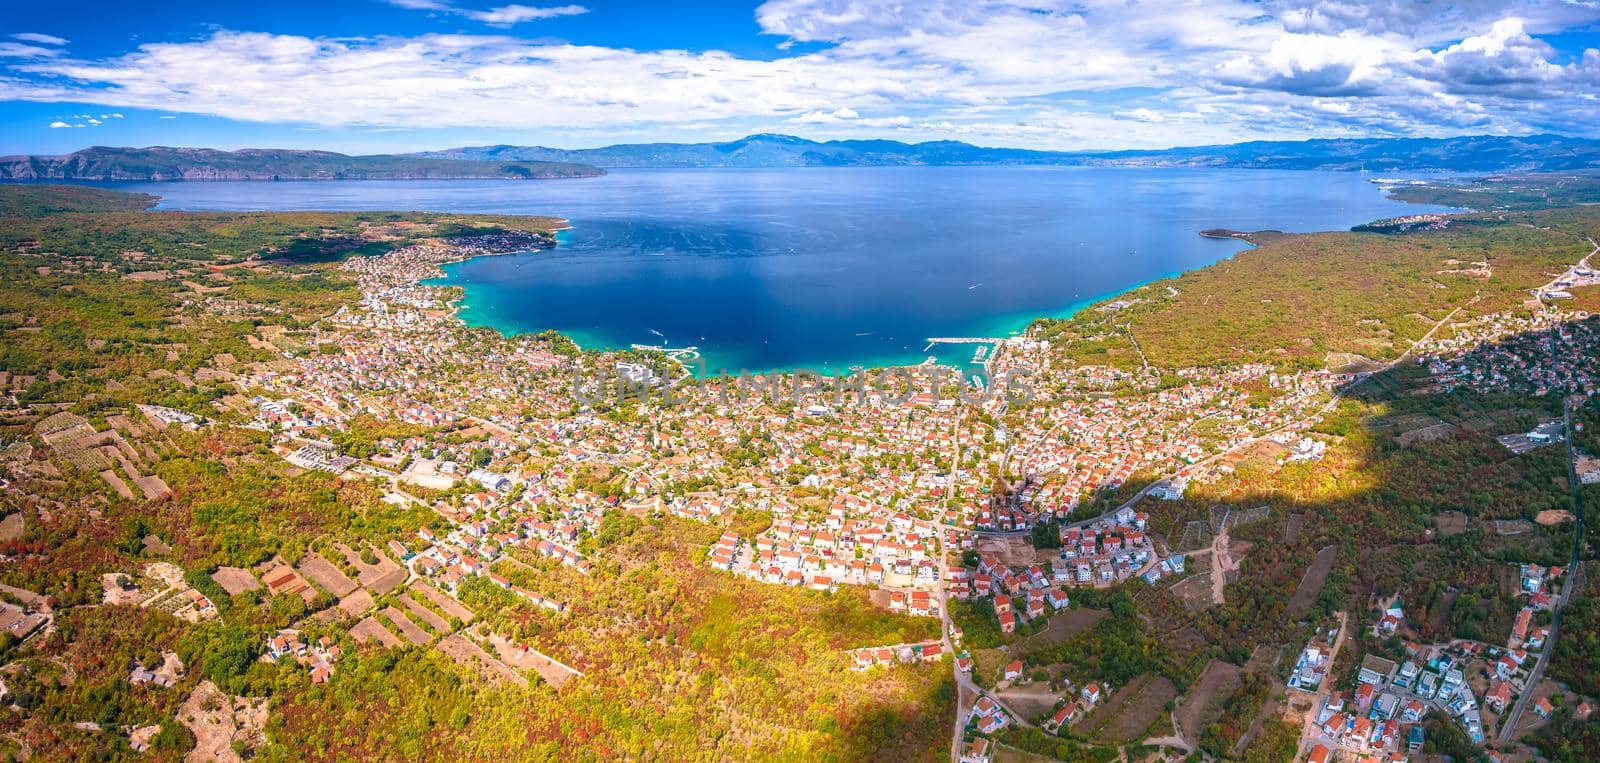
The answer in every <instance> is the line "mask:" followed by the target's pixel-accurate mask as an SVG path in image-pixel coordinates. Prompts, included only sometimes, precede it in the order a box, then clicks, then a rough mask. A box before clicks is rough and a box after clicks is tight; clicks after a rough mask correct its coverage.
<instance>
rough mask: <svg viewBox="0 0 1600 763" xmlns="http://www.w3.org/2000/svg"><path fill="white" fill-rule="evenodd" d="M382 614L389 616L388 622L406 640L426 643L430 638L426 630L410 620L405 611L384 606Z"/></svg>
mask: <svg viewBox="0 0 1600 763" xmlns="http://www.w3.org/2000/svg"><path fill="white" fill-rule="evenodd" d="M383 616H384V617H386V618H389V622H391V623H394V627H396V628H398V629H400V633H401V635H404V636H405V637H406V640H407V641H410V642H411V643H413V644H426V643H428V641H429V640H430V638H429V636H428V632H427V631H425V630H423V629H422V626H420V625H417V624H416V623H414V622H411V618H409V617H406V613H404V612H401V611H400V609H399V608H398V607H393V606H390V607H385V608H384V610H383Z"/></svg>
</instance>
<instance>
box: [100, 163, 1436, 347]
mask: <svg viewBox="0 0 1600 763" xmlns="http://www.w3.org/2000/svg"><path fill="white" fill-rule="evenodd" d="M1368 177H1369V176H1365V175H1359V174H1355V173H1337V172H1296V171H1273V170H1198V169H1124V168H1115V169H1101V168H1077V167H1072V168H1022V167H973V168H965V167H916V168H841V169H800V170H619V171H614V172H612V173H611V174H609V175H607V176H605V177H601V178H593V179H582V180H552V181H534V182H526V181H523V182H517V181H395V182H387V181H364V182H295V183H259V182H258V183H248V182H239V183H144V184H123V185H122V186H120V187H123V188H125V189H127V190H142V191H146V192H149V193H154V194H157V195H160V196H162V197H163V201H162V207H164V208H179V209H229V210H256V209H264V210H283V209H339V210H346V209H382V210H432V211H459V212H494V213H522V214H545V215H557V216H561V217H565V218H567V219H569V220H570V221H571V223H572V226H573V227H572V230H570V231H567V232H565V233H563V234H562V236H561V242H562V243H561V246H559V247H557V248H556V249H554V250H550V251H545V252H539V253H531V254H523V255H511V256H503V257H484V258H479V259H476V260H471V261H468V262H464V263H459V264H455V265H451V266H449V267H447V268H446V271H447V273H448V276H447V278H446V279H444V282H446V283H451V284H459V285H461V286H463V287H465V291H466V297H465V300H464V303H463V307H462V317H463V318H464V319H465V320H466V321H467V322H468V323H470V324H474V325H488V326H493V327H495V328H497V329H499V330H501V331H503V332H506V333H516V332H524V331H538V330H543V329H552V328H553V329H557V330H559V331H562V332H564V333H567V334H569V335H571V336H573V337H574V338H575V339H577V340H578V341H579V343H580V344H583V345H584V346H586V347H588V346H610V347H625V346H628V345H630V344H633V343H640V344H656V345H660V344H663V343H665V344H666V345H667V346H670V347H682V346H687V345H694V346H698V347H700V348H701V350H702V351H703V352H704V353H705V355H706V356H707V360H708V363H709V366H710V368H711V369H712V370H713V371H714V370H716V369H719V368H725V369H728V370H738V369H741V368H745V369H749V370H752V371H755V370H767V369H775V368H797V367H806V368H817V369H842V368H845V367H847V366H850V365H856V364H863V365H880V364H887V363H906V362H919V361H921V360H922V359H924V358H925V357H926V356H927V354H928V353H927V352H925V347H926V345H927V342H926V340H927V338H929V337H950V336H1005V335H1007V334H1008V333H1011V332H1015V331H1018V330H1020V329H1022V328H1023V327H1024V326H1026V325H1027V322H1028V321H1029V320H1030V319H1031V318H1033V317H1035V316H1041V315H1049V316H1059V315H1065V314H1069V313H1070V312H1072V311H1073V310H1075V309H1077V308H1079V307H1082V306H1083V305H1084V304H1085V303H1086V302H1088V301H1091V300H1093V299H1097V298H1101V297H1105V296H1108V295H1111V294H1115V293H1117V292H1120V291H1124V290H1126V289H1129V288H1132V287H1134V286H1137V285H1139V284H1141V283H1145V282H1148V281H1150V280H1153V279H1156V278H1160V277H1163V276H1167V275H1172V274H1175V273H1179V272H1182V271H1184V270H1189V269H1192V268H1197V267H1201V266H1204V265H1207V264H1210V263H1212V262H1215V261H1217V260H1219V259H1222V258H1225V257H1228V256H1230V255H1232V254H1233V253H1235V252H1237V251H1239V250H1240V248H1242V246H1243V245H1242V244H1240V243H1239V242H1236V241H1226V240H1213V239H1203V238H1201V237H1200V236H1199V235H1197V233H1198V231H1200V230H1201V229H1204V228H1212V227H1225V228H1237V229H1241V230H1260V229H1267V228H1274V229H1278V230H1286V231H1317V230H1342V229H1345V228H1348V227H1349V226H1351V225H1354V224H1357V223H1362V222H1366V221H1369V220H1373V219H1377V218H1382V217H1391V216H1395V215H1400V214H1411V213H1416V212H1423V211H1430V210H1431V209H1432V208H1429V207H1419V206H1416V205H1408V204H1401V203H1399V202H1393V201H1389V200H1387V199H1385V198H1384V197H1383V195H1382V193H1381V192H1380V191H1379V189H1378V188H1377V186H1375V185H1373V184H1371V183H1369V182H1367V178H1368ZM972 351H973V347H972V346H970V345H967V346H951V347H945V348H944V351H943V353H942V354H941V358H943V359H946V360H950V361H966V360H968V359H970V357H971V355H972Z"/></svg>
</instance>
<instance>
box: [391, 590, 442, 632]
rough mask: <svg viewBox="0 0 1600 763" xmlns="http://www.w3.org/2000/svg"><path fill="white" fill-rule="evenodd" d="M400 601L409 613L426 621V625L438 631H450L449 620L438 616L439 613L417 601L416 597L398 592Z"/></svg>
mask: <svg viewBox="0 0 1600 763" xmlns="http://www.w3.org/2000/svg"><path fill="white" fill-rule="evenodd" d="M400 603H401V604H404V605H405V608H406V609H407V610H408V611H410V612H411V614H413V615H415V616H416V618H417V619H418V620H421V621H422V622H424V623H427V624H428V627H430V628H432V629H434V630H435V631H437V632H439V633H449V632H450V623H449V621H447V620H445V619H444V618H442V617H440V616H439V613H437V612H435V611H433V610H431V609H428V608H427V607H424V606H422V605H421V604H419V603H417V600H416V599H413V598H411V597H410V596H407V595H406V594H400Z"/></svg>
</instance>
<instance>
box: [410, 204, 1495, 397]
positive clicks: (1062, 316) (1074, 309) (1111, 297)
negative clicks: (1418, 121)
mask: <svg viewBox="0 0 1600 763" xmlns="http://www.w3.org/2000/svg"><path fill="white" fill-rule="evenodd" d="M1380 190H1382V191H1383V196H1384V198H1386V199H1389V200H1392V201H1394V202H1397V203H1401V204H1407V205H1417V204H1421V205H1427V206H1440V205H1437V204H1432V205H1429V204H1427V203H1425V202H1416V201H1412V200H1409V199H1403V198H1396V197H1395V196H1394V195H1393V194H1391V193H1389V192H1388V191H1387V190H1386V189H1382V188H1381V187H1380ZM1452 209H1454V210H1456V211H1453V212H1447V213H1442V214H1445V215H1456V214H1471V213H1472V210H1470V209H1465V208H1452ZM557 219H560V220H561V224H560V226H559V227H552V228H549V229H548V230H549V231H550V232H551V233H552V234H555V233H559V232H562V231H568V230H572V229H573V226H572V224H571V221H570V220H567V219H565V218H557ZM1347 230H1348V229H1347ZM1337 232H1342V231H1335V230H1327V231H1309V232H1303V233H1285V232H1282V231H1277V230H1270V229H1263V230H1259V231H1239V230H1233V229H1229V228H1203V229H1201V230H1198V231H1196V233H1197V234H1198V235H1199V236H1200V237H1201V238H1206V239H1211V240H1216V241H1236V242H1239V244H1240V245H1241V246H1242V248H1240V249H1238V250H1236V251H1233V252H1230V253H1228V254H1227V255H1226V256H1223V257H1218V258H1216V259H1215V260H1212V261H1210V262H1208V263H1206V264H1204V265H1201V266H1199V267H1194V268H1189V269H1186V270H1174V271H1169V272H1165V273H1162V274H1160V275H1157V276H1155V277H1153V278H1149V279H1145V280H1142V281H1138V282H1135V283H1132V284H1129V285H1128V286H1126V287H1124V288H1120V289H1115V290H1112V291H1108V292H1104V293H1101V294H1096V295H1094V296H1091V297H1088V298H1086V299H1083V300H1077V301H1073V302H1068V303H1066V304H1065V305H1063V306H1062V307H1061V308H1060V309H1057V310H1050V311H1044V312H1030V313H1026V314H1024V313H1013V314H1009V315H999V316H994V317H993V318H991V319H990V320H989V321H988V323H987V324H986V325H984V326H982V327H981V328H979V329H974V330H973V331H972V333H971V335H972V336H982V337H986V338H990V339H995V340H1000V341H1004V340H1005V339H1009V338H1012V337H1022V336H1027V335H1028V333H1029V332H1030V330H1032V329H1033V327H1034V326H1035V325H1037V324H1038V323H1039V322H1041V321H1067V320H1071V319H1072V318H1074V317H1076V316H1077V315H1079V314H1080V313H1082V312H1083V311H1084V310H1086V309H1089V308H1093V307H1096V306H1098V305H1101V304H1106V303H1110V302H1114V301H1115V300H1117V299H1119V298H1121V297H1123V296H1125V295H1127V294H1130V293H1132V292H1135V291H1137V290H1139V289H1143V288H1145V287H1148V286H1154V285H1157V284H1160V283H1162V282H1164V281H1171V280H1174V279H1177V278H1179V277H1181V276H1183V275H1185V274H1186V273H1191V272H1198V271H1200V270H1204V269H1205V268H1209V267H1213V266H1215V265H1217V264H1218V263H1221V262H1226V261H1228V260H1230V259H1232V258H1234V257H1235V256H1237V255H1239V254H1240V253H1242V252H1244V251H1248V250H1251V249H1257V248H1259V247H1260V246H1261V245H1262V242H1261V241H1260V238H1259V236H1261V235H1264V234H1271V235H1275V236H1297V235H1313V234H1317V233H1337ZM556 246H560V241H559V238H558V240H557V244H556ZM552 248H553V247H552ZM538 251H542V249H535V250H525V251H519V252H503V253H496V254H493V255H487V254H486V255H472V256H466V257H462V258H461V259H459V260H452V261H450V262H448V263H440V276H438V277H436V278H434V279H429V280H430V281H436V280H441V279H442V280H448V279H449V278H450V277H451V274H450V273H449V272H448V271H446V270H444V266H445V265H454V264H460V263H462V262H466V261H469V260H472V259H475V258H476V257H478V256H503V255H507V254H531V253H536V252H538ZM428 285H432V286H447V287H451V288H457V289H460V291H461V294H460V296H459V297H457V298H456V299H453V300H450V301H449V303H448V305H449V308H450V313H451V316H452V317H453V318H455V319H456V320H457V321H459V322H460V323H461V324H462V325H463V326H466V327H468V328H487V329H489V330H492V331H494V332H496V333H498V334H500V335H501V336H502V337H506V338H512V337H518V336H531V335H535V334H539V333H542V332H544V331H555V332H556V333H558V334H560V335H561V336H562V337H565V338H566V339H567V340H568V341H570V342H572V343H573V345H574V346H576V347H577V348H578V349H579V350H580V351H584V352H589V351H594V352H621V351H628V350H631V349H633V346H634V344H635V343H632V342H613V341H608V340H605V339H603V338H601V337H599V336H595V335H591V334H588V333H587V332H579V335H581V336H582V338H583V339H584V340H592V341H593V342H594V343H593V345H592V346H589V347H586V346H585V345H584V344H583V342H581V341H579V335H575V333H574V332H573V331H572V330H570V329H569V330H562V329H554V328H549V327H546V328H543V329H516V330H506V329H504V328H502V327H501V326H500V325H497V324H496V323H495V322H494V321H493V320H486V321H482V322H476V323H474V322H471V321H469V320H467V318H466V317H465V315H464V312H465V311H466V310H469V309H471V307H472V305H471V304H470V303H469V302H468V300H467V289H466V286H465V285H464V284H451V283H430V284H428ZM931 339H932V337H923V338H922V341H924V342H929V341H930V340H931ZM951 344H955V345H956V346H961V347H967V346H969V345H973V344H989V345H993V344H996V342H965V343H951ZM696 349H697V350H698V352H699V354H700V357H701V359H702V360H704V361H705V369H706V373H705V375H704V376H703V377H701V378H717V377H718V376H721V375H723V374H727V373H735V372H745V373H752V374H762V375H766V374H789V373H794V372H797V371H818V372H823V373H838V372H839V370H841V369H843V370H852V369H857V368H864V369H884V368H916V367H920V366H924V365H928V364H929V363H930V361H932V362H937V363H940V364H942V365H945V366H946V367H949V368H953V369H955V370H956V371H957V372H958V373H960V374H962V375H963V376H965V375H966V374H967V373H968V372H970V371H972V370H974V369H975V368H976V369H978V370H983V369H984V367H985V366H984V364H981V363H980V364H976V366H975V365H974V364H972V363H970V362H956V363H948V362H944V361H939V360H937V359H936V358H937V354H936V353H932V352H931V350H932V349H933V348H931V347H930V348H929V350H930V352H928V353H923V354H920V355H919V356H918V357H916V358H914V359H913V358H906V359H904V360H902V359H901V358H900V357H893V358H882V357H879V358H869V359H863V360H857V361H843V362H839V361H835V362H829V363H820V364H810V365H800V364H795V365H787V366H779V367H772V368H764V369H757V370H752V369H746V368H738V369H737V371H735V369H731V368H717V367H716V364H715V363H713V362H711V359H710V357H711V356H710V353H708V352H707V350H706V348H703V347H696ZM992 355H993V350H992V349H991V351H990V356H991V357H992ZM836 366H837V367H838V368H835V367H836ZM685 367H686V368H687V365H686V366H685Z"/></svg>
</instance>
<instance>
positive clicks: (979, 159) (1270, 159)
mask: <svg viewBox="0 0 1600 763" xmlns="http://www.w3.org/2000/svg"><path fill="white" fill-rule="evenodd" d="M414 156H417V157H421V158H430V159H456V160H476V161H557V162H579V163H583V164H592V165H595V166H599V167H858V166H870V167H876V166H907V165H1026V164H1033V165H1040V164H1043V165H1082V166H1132V167H1242V168H1261V169H1322V170H1368V171H1372V172H1391V171H1406V170H1409V171H1419V170H1450V171H1457V172H1495V171H1507V170H1521V171H1537V170H1572V169H1582V168H1588V167H1600V140H1595V139H1590V138H1572V137H1567V136H1561V135H1534V136H1527V137H1498V136H1473V137H1464V138H1368V139H1359V140H1308V141H1257V142H1252V143H1236V144H1232V145H1225V146H1197V147H1190V148H1171V149H1159V150H1143V151H1073V152H1066V151H1030V150H1027V149H1017V148H983V147H980V146H974V145H971V144H968V143H961V142H957V141H934V142H929V143H902V142H900V141H895V140H833V141H825V142H819V141H813V140H806V139H805V138H797V137H794V136H792V135H751V136H748V137H745V138H740V139H739V140H734V141H729V142H726V143H636V144H622V145H616V146H606V147H604V148H587V149H575V150H569V149H559V148H545V147H542V146H506V145H501V146H478V147H468V148H453V149H448V150H444V151H429V152H423V153H419V154H415V155H414Z"/></svg>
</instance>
